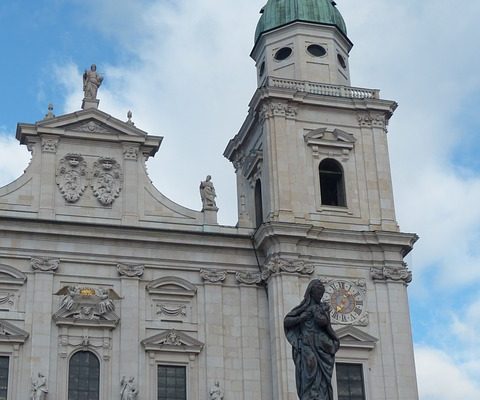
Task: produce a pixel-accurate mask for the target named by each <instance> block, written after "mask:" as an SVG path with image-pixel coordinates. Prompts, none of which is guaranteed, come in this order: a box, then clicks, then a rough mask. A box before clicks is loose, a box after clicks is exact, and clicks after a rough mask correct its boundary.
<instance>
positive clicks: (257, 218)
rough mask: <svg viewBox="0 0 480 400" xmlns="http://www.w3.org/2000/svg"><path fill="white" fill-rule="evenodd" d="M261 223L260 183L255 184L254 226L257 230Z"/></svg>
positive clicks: (261, 201)
mask: <svg viewBox="0 0 480 400" xmlns="http://www.w3.org/2000/svg"><path fill="white" fill-rule="evenodd" d="M262 223H263V199H262V182H261V181H260V179H258V180H257V182H256V183H255V226H256V227H257V228H258V227H259V226H260V225H262Z"/></svg>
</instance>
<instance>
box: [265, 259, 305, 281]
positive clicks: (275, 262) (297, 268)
mask: <svg viewBox="0 0 480 400" xmlns="http://www.w3.org/2000/svg"><path fill="white" fill-rule="evenodd" d="M314 271H315V265H313V264H312V263H309V262H306V261H304V260H298V259H296V260H287V259H285V258H280V257H273V258H271V259H270V260H269V261H268V262H266V263H265V265H264V267H263V279H264V280H267V279H268V278H269V277H270V276H271V275H274V274H278V273H289V274H300V275H311V274H313V272H314Z"/></svg>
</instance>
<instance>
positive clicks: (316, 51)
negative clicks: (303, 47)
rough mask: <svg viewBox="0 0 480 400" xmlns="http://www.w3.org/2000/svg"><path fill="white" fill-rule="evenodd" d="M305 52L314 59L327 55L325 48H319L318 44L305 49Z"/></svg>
mask: <svg viewBox="0 0 480 400" xmlns="http://www.w3.org/2000/svg"><path fill="white" fill-rule="evenodd" d="M307 51H308V52H309V53H310V55H312V56H314V57H323V56H324V55H325V54H327V50H325V47H323V46H320V45H319V44H311V45H310V46H308V47H307Z"/></svg>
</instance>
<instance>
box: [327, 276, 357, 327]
mask: <svg viewBox="0 0 480 400" xmlns="http://www.w3.org/2000/svg"><path fill="white" fill-rule="evenodd" d="M323 298H324V300H325V301H326V302H327V303H328V304H329V305H330V307H331V318H332V320H333V322H337V323H340V324H351V323H353V322H355V321H356V320H358V319H360V317H361V316H362V314H363V311H364V309H365V295H364V291H363V290H361V289H360V288H359V287H358V286H357V285H355V284H354V283H352V282H349V281H344V280H333V281H330V282H328V283H326V284H325V295H324V297H323Z"/></svg>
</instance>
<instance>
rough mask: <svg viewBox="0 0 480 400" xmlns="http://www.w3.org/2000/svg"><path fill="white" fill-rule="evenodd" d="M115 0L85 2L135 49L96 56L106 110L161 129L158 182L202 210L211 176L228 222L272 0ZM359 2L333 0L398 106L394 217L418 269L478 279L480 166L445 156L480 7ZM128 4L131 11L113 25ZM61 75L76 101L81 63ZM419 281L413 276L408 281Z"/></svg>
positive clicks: (464, 89) (471, 60)
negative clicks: (109, 59)
mask: <svg viewBox="0 0 480 400" xmlns="http://www.w3.org/2000/svg"><path fill="white" fill-rule="evenodd" d="M112 1H113V0H108V1H106V2H104V3H103V5H102V6H100V7H97V6H95V7H93V8H91V7H89V5H92V4H93V1H92V0H87V1H85V2H84V4H85V10H86V13H85V14H84V15H83V18H84V19H85V21H87V22H88V21H91V22H90V25H91V27H94V26H97V25H96V23H95V21H97V20H99V19H100V20H102V21H104V23H102V24H99V25H98V29H99V31H100V32H101V33H102V34H104V35H108V36H109V37H110V38H112V39H113V40H116V41H117V43H118V46H119V50H120V51H122V50H123V51H125V52H129V53H130V54H131V57H130V60H131V61H130V62H128V63H124V64H120V65H99V69H100V70H101V71H102V72H104V73H105V75H106V79H105V84H104V86H103V87H102V89H101V92H100V98H101V104H100V107H101V109H103V110H105V111H107V112H109V113H111V114H112V115H114V116H116V117H119V118H125V115H126V112H127V110H129V109H131V110H132V111H133V113H134V120H135V122H136V124H137V126H138V127H140V128H141V129H144V130H147V131H149V132H150V133H152V134H156V135H163V136H165V140H164V142H163V144H162V149H161V151H160V152H159V153H158V155H157V156H156V158H155V159H153V160H151V161H150V162H149V171H150V176H151V178H152V179H153V181H154V183H155V184H156V186H157V187H158V188H159V189H160V190H161V191H162V192H164V193H165V194H166V195H167V196H169V197H171V198H172V200H174V201H177V202H179V203H181V204H183V205H185V206H188V207H191V208H196V209H199V208H200V199H199V195H198V190H197V188H198V182H199V181H200V180H201V179H203V178H204V176H205V175H207V174H211V175H212V176H213V181H214V183H215V185H216V189H217V193H218V195H219V197H218V203H219V206H220V221H221V222H223V223H228V224H234V223H235V222H236V187H235V177H234V174H233V168H232V167H231V166H230V164H229V162H228V161H227V160H225V159H224V158H223V157H222V153H223V150H224V148H225V146H226V144H227V142H228V140H229V139H230V138H231V137H233V135H234V134H235V133H236V132H237V130H238V129H239V127H240V125H241V123H242V121H243V119H244V117H245V116H246V111H247V104H248V101H249V99H250V97H251V95H252V94H253V92H254V90H255V70H254V66H253V61H252V60H250V59H249V57H248V54H249V52H250V50H251V47H252V45H253V33H254V29H255V24H256V22H257V20H258V14H257V11H258V10H259V9H260V7H261V6H262V5H263V3H264V0H244V1H242V2H237V1H233V0H225V1H222V2H220V3H219V2H218V1H216V0H197V1H193V2H191V1H189V2H186V1H181V2H175V3H172V2H166V1H144V2H138V3H136V4H135V5H132V3H131V2H127V1H119V2H115V6H114V7H111V5H112ZM356 3H357V0H344V1H342V2H339V7H340V9H341V11H342V12H343V15H344V17H345V19H346V21H347V26H348V27H349V35H350V37H351V39H352V40H353V41H354V42H355V47H354V49H353V51H352V54H351V58H350V66H351V72H352V77H353V83H354V85H358V86H364V87H365V86H366V87H369V86H370V87H380V88H381V89H382V93H383V94H384V96H385V97H387V98H394V99H396V100H398V101H399V103H400V108H399V110H398V111H397V113H396V115H395V116H394V117H393V119H392V122H391V126H390V133H389V140H390V153H391V160H392V174H393V178H394V188H395V195H396V205H397V214H398V219H399V222H400V225H401V227H402V228H403V229H404V230H406V231H415V232H417V233H419V234H420V236H421V240H420V241H419V243H418V244H417V246H416V249H415V252H414V253H413V258H412V259H413V261H414V265H413V269H414V270H415V271H416V272H417V274H416V276H417V277H420V276H421V273H422V272H423V271H425V270H426V269H428V268H431V267H432V266H433V265H435V268H436V270H437V276H436V277H435V279H436V281H437V284H439V285H441V286H447V285H451V284H452V283H453V284H457V285H462V284H465V283H468V282H469V281H470V280H471V279H472V278H475V279H480V268H478V265H480V251H479V250H477V246H476V243H477V240H478V239H479V238H480V229H479V227H480V207H477V205H476V199H478V198H480V178H479V174H478V171H476V172H475V171H469V174H467V175H468V177H466V175H465V174H459V170H458V169H457V168H455V166H454V165H453V164H452V161H451V159H452V157H451V152H452V149H453V148H454V146H456V145H457V144H458V143H460V142H461V140H462V138H463V137H464V136H465V134H466V132H464V131H463V130H462V127H461V126H458V121H459V120H461V118H460V114H461V107H462V105H463V104H464V102H465V101H466V98H467V96H469V95H470V94H471V93H473V92H475V91H478V90H479V88H480V79H479V78H478V74H477V73H476V69H474V68H472V67H471V66H472V65H479V64H480V53H478V52H471V51H470V48H471V47H472V46H474V45H475V37H476V35H475V32H476V31H477V30H478V29H477V21H476V19H475V18H474V16H475V15H479V13H480V3H479V2H476V1H466V2H463V3H462V8H463V12H462V19H461V20H457V21H456V20H455V18H458V17H457V16H456V15H451V12H450V8H449V7H445V6H441V4H439V1H438V0H424V1H422V3H421V4H419V3H418V2H417V1H405V2H398V1H394V0H370V1H368V2H363V3H362V7H358V5H357V4H356ZM95 4H96V2H95ZM132 7H133V8H132ZM93 10H94V11H93ZM93 13H95V18H93ZM123 14H125V15H131V18H129V19H127V20H126V22H125V24H123V22H122V26H121V29H119V22H118V21H119V19H118V15H123ZM121 20H122V21H124V19H121ZM446 21H448V22H449V24H448V27H449V28H448V29H445V23H446ZM379 32H381V33H382V34H381V35H379ZM459 38H462V39H461V40H460V39H459ZM466 54H469V56H468V57H466ZM82 68H83V66H82ZM57 72H58V74H59V76H60V81H61V82H63V85H64V87H65V88H66V89H67V92H68V96H67V100H66V106H65V111H74V110H76V109H78V108H79V105H80V104H81V97H82V94H81V72H80V67H79V66H74V65H71V64H67V65H65V66H63V67H62V68H57ZM423 283H424V281H422V280H421V279H419V280H417V281H416V285H414V286H413V288H414V290H418V291H420V290H421V286H422V285H423ZM416 288H417V289H416Z"/></svg>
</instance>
